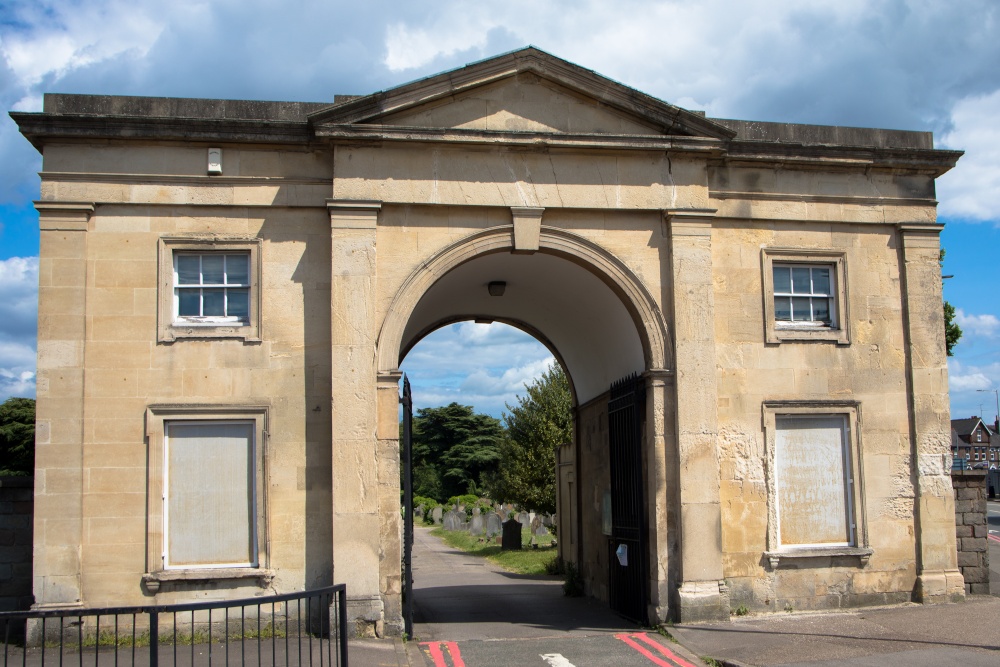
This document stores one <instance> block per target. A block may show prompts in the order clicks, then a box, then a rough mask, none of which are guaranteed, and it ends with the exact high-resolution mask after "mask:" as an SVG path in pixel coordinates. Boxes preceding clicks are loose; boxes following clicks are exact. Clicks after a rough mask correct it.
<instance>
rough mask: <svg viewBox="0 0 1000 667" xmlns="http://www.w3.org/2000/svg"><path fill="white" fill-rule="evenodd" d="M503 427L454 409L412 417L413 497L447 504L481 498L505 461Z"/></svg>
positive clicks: (462, 408) (458, 407)
mask: <svg viewBox="0 0 1000 667" xmlns="http://www.w3.org/2000/svg"><path fill="white" fill-rule="evenodd" d="M502 435H503V428H502V427H501V425H500V421H499V420H498V419H495V418H494V417H490V416H489V415H481V414H477V413H476V412H474V411H473V409H472V407H471V406H468V405H459V404H458V403H452V404H451V405H446V406H444V407H440V408H421V409H420V410H417V414H416V415H415V416H414V417H413V493H414V495H419V496H426V497H428V498H434V499H435V500H437V501H438V502H443V501H444V500H446V499H447V498H449V497H451V496H460V495H463V494H466V493H474V494H475V493H479V492H480V490H481V488H482V485H483V479H482V478H483V474H484V473H485V472H486V471H487V470H490V469H492V468H493V467H494V466H495V465H496V462H497V460H498V459H499V457H500V454H499V451H498V446H499V444H500V440H501V437H502Z"/></svg>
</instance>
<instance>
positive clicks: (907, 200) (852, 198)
mask: <svg viewBox="0 0 1000 667" xmlns="http://www.w3.org/2000/svg"><path fill="white" fill-rule="evenodd" d="M708 196H709V198H711V199H741V200H746V201H791V202H809V203H813V204H848V205H855V206H937V204H938V202H937V200H936V199H931V198H923V197H873V196H860V195H817V194H806V193H794V192H740V191H736V190H712V189H709V191H708Z"/></svg>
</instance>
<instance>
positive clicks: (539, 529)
mask: <svg viewBox="0 0 1000 667" xmlns="http://www.w3.org/2000/svg"><path fill="white" fill-rule="evenodd" d="M548 534H549V529H548V528H546V527H545V520H544V518H543V517H542V516H536V517H535V518H534V519H532V521H531V535H532V537H541V536H542V535H548Z"/></svg>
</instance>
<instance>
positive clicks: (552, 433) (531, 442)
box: [487, 364, 573, 512]
mask: <svg viewBox="0 0 1000 667" xmlns="http://www.w3.org/2000/svg"><path fill="white" fill-rule="evenodd" d="M525 389H526V390H527V396H518V397H517V405H515V406H511V405H510V404H508V405H507V414H505V415H504V423H505V425H506V427H507V433H506V434H505V436H504V439H503V442H502V443H501V444H500V464H499V465H498V466H497V470H496V473H495V474H493V475H491V476H490V477H489V478H488V481H487V486H488V488H489V491H490V497H491V498H492V499H493V500H497V501H500V502H510V503H516V504H517V505H519V506H520V507H522V508H525V509H529V510H534V511H536V512H555V511H556V459H555V450H556V447H558V446H560V445H562V444H565V443H567V442H569V441H570V440H571V439H572V437H573V398H572V395H571V394H570V390H569V381H568V380H567V379H566V374H565V373H564V372H563V370H562V368H561V367H560V366H559V365H558V364H553V365H552V366H550V367H549V369H548V370H547V371H545V373H543V374H542V376H541V377H540V378H538V379H537V380H535V382H534V383H533V384H531V385H527V386H526V387H525Z"/></svg>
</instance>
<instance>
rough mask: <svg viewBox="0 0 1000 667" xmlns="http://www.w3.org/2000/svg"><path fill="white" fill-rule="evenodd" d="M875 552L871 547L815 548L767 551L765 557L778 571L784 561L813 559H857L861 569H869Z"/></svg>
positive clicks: (772, 567) (773, 568)
mask: <svg viewBox="0 0 1000 667" xmlns="http://www.w3.org/2000/svg"><path fill="white" fill-rule="evenodd" d="M873 553H874V550H873V549H871V548H869V547H814V548H811V549H789V550H788V551H766V552H764V557H765V558H767V560H768V562H769V563H770V564H771V569H772V570H777V569H778V566H779V565H780V564H781V562H782V561H802V560H808V559H812V558H844V557H846V558H857V559H858V563H859V565H860V566H861V567H867V565H868V560H869V559H870V558H871V555H872V554H873Z"/></svg>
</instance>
